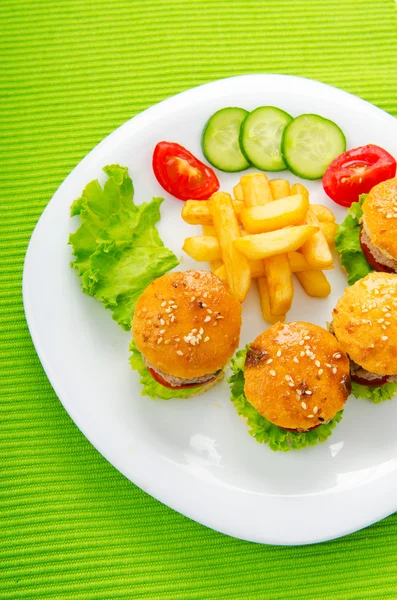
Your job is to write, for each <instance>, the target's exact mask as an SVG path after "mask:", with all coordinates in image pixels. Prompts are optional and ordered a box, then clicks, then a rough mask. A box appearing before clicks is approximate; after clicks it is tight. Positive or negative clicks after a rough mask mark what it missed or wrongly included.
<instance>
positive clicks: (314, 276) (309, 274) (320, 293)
mask: <svg viewBox="0 0 397 600" xmlns="http://www.w3.org/2000/svg"><path fill="white" fill-rule="evenodd" d="M295 275H296V277H297V278H298V280H299V283H300V284H301V286H302V287H303V289H304V290H305V292H306V294H307V295H308V296H313V297H315V298H326V297H327V296H329V295H330V293H331V286H330V284H329V282H328V280H327V278H326V276H325V275H324V273H323V272H322V271H301V272H300V273H295Z"/></svg>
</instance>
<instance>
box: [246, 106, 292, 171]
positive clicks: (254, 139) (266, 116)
mask: <svg viewBox="0 0 397 600" xmlns="http://www.w3.org/2000/svg"><path fill="white" fill-rule="evenodd" d="M291 121H292V117H291V115H289V114H288V113H286V112H285V111H284V110H281V109H280V108H277V107H276V106H260V107H259V108H256V109H255V110H253V111H252V112H251V113H249V115H247V117H246V118H245V119H244V121H243V123H242V125H241V129H240V147H241V150H242V152H243V154H244V155H245V157H246V158H247V160H249V161H250V163H251V164H252V165H253V166H254V167H256V168H257V169H261V170H262V171H283V170H284V169H286V168H287V165H286V164H285V162H284V161H283V157H282V156H281V138H282V136H283V132H284V129H285V128H286V127H287V125H288V124H289V123H290V122H291Z"/></svg>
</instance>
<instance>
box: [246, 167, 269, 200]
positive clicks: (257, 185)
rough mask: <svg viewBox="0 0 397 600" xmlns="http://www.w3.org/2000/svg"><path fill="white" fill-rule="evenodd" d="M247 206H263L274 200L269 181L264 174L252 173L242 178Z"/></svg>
mask: <svg viewBox="0 0 397 600" xmlns="http://www.w3.org/2000/svg"><path fill="white" fill-rule="evenodd" d="M240 183H241V188H242V191H243V199H244V203H245V205H246V206H263V205H265V204H267V203H268V202H271V201H272V200H273V197H272V192H271V189H270V185H269V180H268V178H267V177H266V175H265V174H264V173H251V174H250V175H242V176H241V178H240Z"/></svg>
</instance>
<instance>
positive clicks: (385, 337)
mask: <svg viewBox="0 0 397 600" xmlns="http://www.w3.org/2000/svg"><path fill="white" fill-rule="evenodd" d="M388 339H389V337H388V336H387V335H382V337H381V340H382V341H383V342H385V341H386V340H388Z"/></svg>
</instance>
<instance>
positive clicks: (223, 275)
mask: <svg viewBox="0 0 397 600" xmlns="http://www.w3.org/2000/svg"><path fill="white" fill-rule="evenodd" d="M214 275H216V276H217V277H218V279H220V280H221V281H223V282H224V283H226V282H227V274H226V269H225V265H223V264H222V266H220V267H219V268H218V269H216V271H214Z"/></svg>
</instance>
